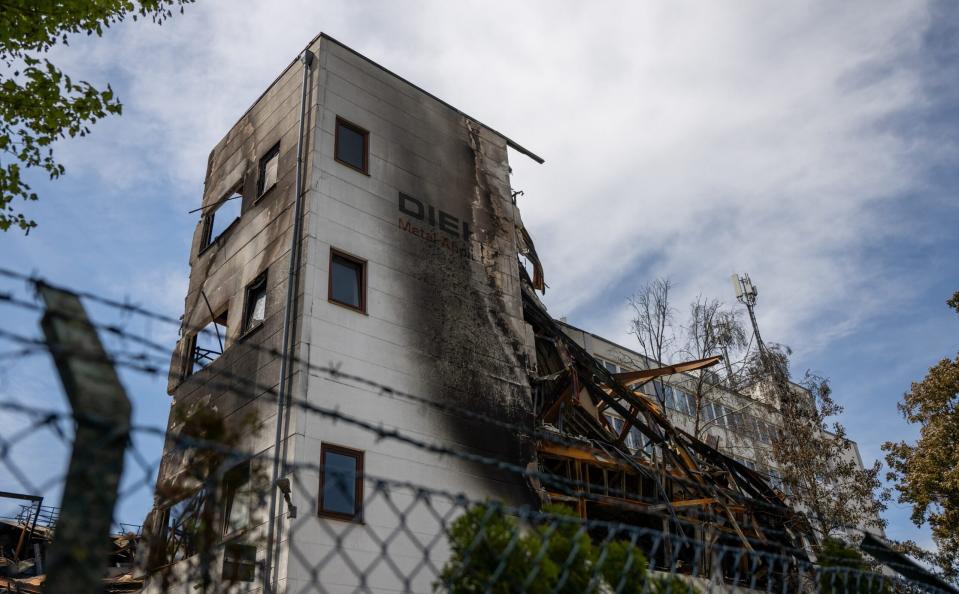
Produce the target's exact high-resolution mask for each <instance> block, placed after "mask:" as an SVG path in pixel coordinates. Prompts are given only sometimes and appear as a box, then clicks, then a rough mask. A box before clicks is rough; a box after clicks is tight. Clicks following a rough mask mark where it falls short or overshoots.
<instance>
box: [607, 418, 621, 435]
mask: <svg viewBox="0 0 959 594" xmlns="http://www.w3.org/2000/svg"><path fill="white" fill-rule="evenodd" d="M606 420H607V421H609V426H610V428H612V430H613V433H615V434H616V437H619V432H620V431H622V430H623V420H622V419H621V418H619V417H614V416H613V415H606Z"/></svg>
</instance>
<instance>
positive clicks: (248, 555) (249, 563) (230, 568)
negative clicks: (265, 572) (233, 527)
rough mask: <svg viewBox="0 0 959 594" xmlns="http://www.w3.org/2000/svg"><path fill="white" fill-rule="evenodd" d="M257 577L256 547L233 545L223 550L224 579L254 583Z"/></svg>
mask: <svg viewBox="0 0 959 594" xmlns="http://www.w3.org/2000/svg"><path fill="white" fill-rule="evenodd" d="M255 577H256V547H255V546H254V545H247V544H239V543H231V544H228V545H226V547H224V549H223V579H225V580H231V581H237V582H252V581H253V580H254V578H255Z"/></svg>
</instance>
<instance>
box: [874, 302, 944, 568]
mask: <svg viewBox="0 0 959 594" xmlns="http://www.w3.org/2000/svg"><path fill="white" fill-rule="evenodd" d="M946 304H947V305H948V306H949V307H951V308H953V309H955V310H956V312H957V313H959V291H957V292H956V293H955V294H954V295H953V296H952V297H951V298H950V299H949V300H948V301H947V302H946ZM898 407H899V411H900V412H901V413H902V415H903V416H904V417H905V419H906V420H907V421H908V422H909V423H916V424H919V426H920V429H919V439H918V440H917V442H916V443H915V444H913V445H910V444H907V443H906V442H903V441H900V442H886V443H885V444H883V446H882V448H883V450H884V451H885V452H886V462H887V463H888V464H889V468H890V471H889V472H888V473H887V475H886V478H887V479H888V480H890V481H894V484H895V489H896V491H897V493H898V497H897V500H898V501H899V502H900V503H908V504H909V505H911V506H912V521H913V522H914V523H915V524H916V525H917V526H921V525H922V524H923V523H924V522H927V521H928V522H929V526H930V527H931V528H932V537H933V540H934V541H935V543H936V545H937V548H938V552H937V553H934V554H933V555H932V559H933V560H934V561H935V563H936V564H937V565H938V566H939V567H940V568H941V569H942V571H943V573H944V574H945V575H946V577H949V578H952V579H955V578H957V577H959V354H957V355H956V358H955V359H954V360H953V359H949V358H944V359H942V360H941V361H939V362H938V363H937V364H936V365H934V366H933V367H931V368H930V369H929V373H928V374H926V377H924V378H923V379H922V380H921V381H919V382H914V383H913V384H912V387H911V388H910V390H909V391H908V392H906V393H905V394H904V396H903V401H902V402H901V403H899V405H898Z"/></svg>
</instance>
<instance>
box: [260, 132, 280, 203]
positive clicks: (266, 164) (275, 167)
mask: <svg viewBox="0 0 959 594" xmlns="http://www.w3.org/2000/svg"><path fill="white" fill-rule="evenodd" d="M279 167H280V145H279V143H277V144H275V145H274V146H273V148H271V149H270V150H268V151H267V152H266V154H265V155H263V158H262V159H260V170H259V177H257V182H256V197H257V198H259V197H260V196H262V195H263V194H266V193H267V192H269V191H270V190H271V189H272V188H273V186H275V185H276V180H277V175H278V172H279Z"/></svg>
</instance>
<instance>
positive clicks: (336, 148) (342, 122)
mask: <svg viewBox="0 0 959 594" xmlns="http://www.w3.org/2000/svg"><path fill="white" fill-rule="evenodd" d="M340 126H342V127H344V128H347V129H349V130H352V131H353V132H356V133H357V134H359V135H361V136H362V137H363V168H362V169H360V168H358V167H357V166H356V165H354V164H352V163H350V162H348V161H344V160H342V159H340V156H339V155H340ZM333 160H334V161H336V162H337V163H340V164H341V165H345V166H347V167H349V168H350V169H352V170H353V171H359V172H360V173H362V174H363V175H369V174H370V131H369V130H367V129H366V128H363V127H362V126H358V125H356V124H354V123H353V122H351V121H349V120H347V119H345V118H341V117H340V116H336V124H335V125H334V128H333Z"/></svg>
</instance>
